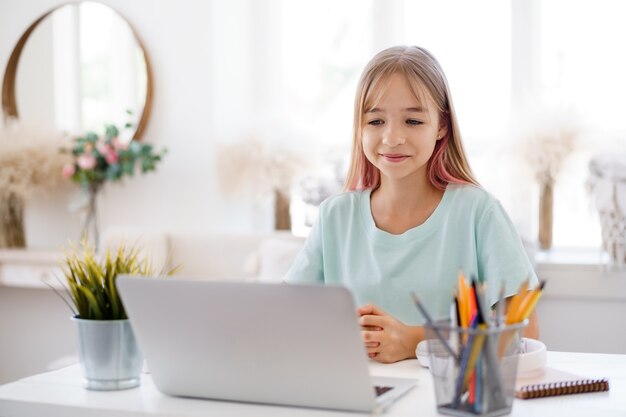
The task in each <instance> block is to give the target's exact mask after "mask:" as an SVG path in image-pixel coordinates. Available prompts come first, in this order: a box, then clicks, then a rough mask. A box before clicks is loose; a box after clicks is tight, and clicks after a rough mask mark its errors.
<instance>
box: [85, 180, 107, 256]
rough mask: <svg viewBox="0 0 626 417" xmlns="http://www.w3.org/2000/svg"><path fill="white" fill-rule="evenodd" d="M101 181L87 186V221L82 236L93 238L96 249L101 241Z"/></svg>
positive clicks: (88, 238)
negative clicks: (99, 195) (99, 200)
mask: <svg viewBox="0 0 626 417" xmlns="http://www.w3.org/2000/svg"><path fill="white" fill-rule="evenodd" d="M101 186H102V184H101V183H91V184H89V186H88V187H87V193H88V200H87V205H86V207H85V209H86V213H85V223H84V224H83V231H82V233H81V235H82V238H84V239H87V240H92V241H93V244H94V247H95V248H96V251H97V250H98V242H99V241H100V230H99V225H98V192H99V191H100V188H101Z"/></svg>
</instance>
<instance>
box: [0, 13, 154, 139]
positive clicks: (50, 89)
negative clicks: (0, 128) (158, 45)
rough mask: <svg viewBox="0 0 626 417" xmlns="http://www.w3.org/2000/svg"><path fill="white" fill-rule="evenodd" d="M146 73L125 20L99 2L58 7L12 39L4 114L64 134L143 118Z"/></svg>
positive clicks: (135, 125) (137, 125)
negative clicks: (16, 41) (15, 41)
mask: <svg viewBox="0 0 626 417" xmlns="http://www.w3.org/2000/svg"><path fill="white" fill-rule="evenodd" d="M151 97H152V79H151V72H150V65H149V61H148V57H147V55H146V52H145V50H144V48H143V46H142V44H141V42H140V41H139V38H138V37H137V36H136V34H135V32H134V30H133V29H132V28H131V26H130V25H129V23H128V22H127V21H126V19H124V18H123V17H122V16H120V15H119V14H118V13H117V12H116V11H115V10H113V9H112V8H110V7H109V6H106V5H104V4H101V3H97V2H93V1H81V2H77V3H70V4H65V5H62V6H59V7H57V8H55V9H53V10H51V11H49V12H48V13H46V14H44V15H43V16H41V17H40V18H39V19H37V20H36V21H35V22H34V23H33V24H32V25H31V26H30V27H29V28H28V29H27V30H26V32H24V34H23V35H22V37H21V38H20V40H19V41H18V43H17V45H16V46H15V49H14V50H13V53H12V54H11V57H10V58H9V63H8V65H7V68H6V71H5V74H4V80H3V84H2V108H3V112H4V115H5V117H14V118H18V119H19V120H20V121H21V122H23V123H27V124H35V125H37V126H50V127H54V128H56V129H58V130H61V131H64V132H68V133H84V132H86V131H90V130H91V131H96V132H100V131H102V130H103V128H104V125H105V124H115V125H116V126H118V127H123V126H125V125H126V124H127V123H129V124H130V125H131V128H130V132H128V133H132V137H134V138H135V139H139V138H140V137H141V134H142V132H143V130H144V128H145V125H146V123H147V119H148V116H149V113H150V105H151Z"/></svg>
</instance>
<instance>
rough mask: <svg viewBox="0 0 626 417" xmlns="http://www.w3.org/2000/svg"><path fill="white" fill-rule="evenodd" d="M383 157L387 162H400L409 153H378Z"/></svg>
mask: <svg viewBox="0 0 626 417" xmlns="http://www.w3.org/2000/svg"><path fill="white" fill-rule="evenodd" d="M380 155H381V156H382V157H383V158H385V160H386V161H389V162H402V161H404V160H405V159H408V158H409V155H404V154H391V153H387V154H380Z"/></svg>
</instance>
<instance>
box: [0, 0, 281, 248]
mask: <svg viewBox="0 0 626 417" xmlns="http://www.w3.org/2000/svg"><path fill="white" fill-rule="evenodd" d="M103 3H105V4H107V5H109V6H111V7H113V8H114V9H115V10H117V11H118V12H119V13H120V14H121V15H122V16H124V17H125V18H126V19H128V20H129V21H130V23H131V24H132V25H133V27H134V28H135V30H136V31H137V33H138V34H139V36H140V38H141V40H142V41H143V43H144V45H145V47H146V50H147V54H148V56H149V59H150V61H151V64H152V68H153V75H154V101H153V107H152V115H151V118H150V121H149V123H148V126H147V129H146V130H145V133H144V136H143V140H145V141H147V142H150V143H152V144H154V145H155V146H156V147H157V148H162V147H167V149H168V154H167V155H166V156H165V158H164V160H163V162H162V164H161V165H160V166H159V167H158V168H157V172H156V173H150V174H149V175H146V176H144V177H136V178H132V179H126V180H124V183H123V184H107V186H106V189H105V193H104V195H103V196H102V198H101V204H100V207H99V208H100V214H101V215H100V219H101V222H100V224H101V228H102V229H104V228H107V227H109V226H124V225H132V226H133V227H134V228H140V229H151V230H155V229H156V230H167V231H171V232H175V233H207V232H214V231H217V232H225V231H229V232H246V231H268V230H270V229H271V228H272V223H271V222H272V221H273V219H272V216H271V201H269V200H268V201H263V202H257V201H256V200H253V199H252V198H251V197H246V196H242V197H239V198H238V199H237V200H235V199H224V198H222V197H221V196H220V195H219V194H218V188H217V182H216V172H215V160H214V157H215V148H216V145H217V144H218V143H225V142H230V141H233V140H236V139H238V135H240V134H241V130H242V129H244V128H247V127H248V126H246V123H245V121H246V120H248V119H250V118H251V117H252V116H253V114H252V109H253V107H254V108H256V109H258V108H260V107H262V105H263V102H264V100H265V97H266V96H268V97H267V99H268V100H271V94H272V88H271V77H270V78H269V81H268V82H266V83H265V84H264V87H262V88H261V87H258V86H259V85H260V83H258V82H257V79H258V78H259V77H261V76H262V74H263V71H258V72H255V71H253V70H251V69H252V68H260V67H259V65H258V62H264V61H265V56H266V54H271V51H268V50H267V49H268V48H267V47H265V48H263V44H266V42H265V43H264V39H263V38H260V39H257V38H255V37H254V36H250V31H251V30H258V31H259V32H263V25H266V24H267V25H268V27H271V25H270V24H269V22H266V21H265V20H263V19H258V16H256V14H255V13H254V11H255V10H256V9H257V8H258V7H260V6H259V5H258V4H257V2H255V1H253V0H234V1H228V2H226V1H193V0H181V1H176V2H174V1H166V0H133V1H124V0H106V1H103ZM59 4H62V2H61V1H52V0H32V1H28V2H14V1H9V0H0V68H2V69H4V68H5V67H6V63H7V61H8V58H9V55H10V53H11V51H12V49H13V47H14V45H15V43H16V42H17V40H18V39H19V37H20V36H21V34H22V32H23V31H24V29H26V27H27V26H28V25H29V24H30V23H31V22H32V21H33V20H35V19H36V18H37V17H38V16H39V15H41V14H43V13H44V12H46V11H47V10H49V9H50V8H52V7H54V6H56V5H59ZM253 4H254V5H255V6H254V7H252V5H253ZM253 18H256V19H254V22H255V24H254V25H253V24H252V22H253ZM268 33H269V35H266V36H271V31H270V32H268ZM224 39H229V42H228V43H227V42H224ZM252 39H257V40H256V42H257V43H258V44H257V45H254V44H252V41H251V40H252ZM257 61H258V62H257ZM260 69H261V70H262V68H260ZM70 189H71V188H70ZM75 197H76V196H72V195H71V193H69V191H68V189H66V190H65V191H64V195H63V196H55V197H54V198H50V197H49V196H40V197H38V198H35V200H34V201H33V202H31V204H29V205H28V210H27V215H26V216H27V217H26V233H27V240H28V242H29V245H30V246H32V247H42V246H44V247H45V246H58V245H62V244H65V243H66V241H67V238H73V239H77V238H78V235H79V233H80V227H81V221H80V216H79V215H78V213H70V212H68V210H67V205H68V203H69V202H71V201H72V199H74V198H75ZM50 212H53V213H55V217H54V224H50Z"/></svg>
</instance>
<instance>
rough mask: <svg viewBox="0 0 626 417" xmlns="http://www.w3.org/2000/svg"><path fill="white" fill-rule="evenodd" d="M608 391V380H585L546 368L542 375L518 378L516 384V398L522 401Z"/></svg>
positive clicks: (578, 376)
mask: <svg viewBox="0 0 626 417" xmlns="http://www.w3.org/2000/svg"><path fill="white" fill-rule="evenodd" d="M608 390H609V381H608V380H607V379H606V378H600V379H593V378H585V377H582V376H580V375H575V374H571V373H569V372H564V371H560V370H558V369H553V368H545V369H544V372H543V373H542V374H540V375H536V376H531V377H518V378H517V382H516V384H515V396H516V397H517V398H520V399H522V400H529V399H532V398H542V397H553V396H556V395H569V394H582V393H586V392H600V391H608Z"/></svg>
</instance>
